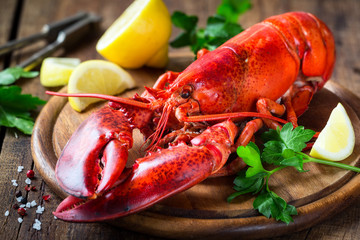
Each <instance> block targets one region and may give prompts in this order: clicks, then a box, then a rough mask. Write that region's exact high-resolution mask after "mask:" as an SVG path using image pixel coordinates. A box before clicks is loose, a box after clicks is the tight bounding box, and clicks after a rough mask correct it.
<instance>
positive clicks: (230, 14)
mask: <svg viewBox="0 0 360 240" xmlns="http://www.w3.org/2000/svg"><path fill="white" fill-rule="evenodd" d="M250 8H251V3H250V0H223V1H222V3H221V4H220V5H219V6H218V8H217V12H216V13H217V14H219V15H221V16H224V17H225V18H226V19H227V20H228V21H229V22H232V23H237V21H238V19H239V16H240V15H241V14H242V13H244V12H246V11H247V10H249V9H250Z"/></svg>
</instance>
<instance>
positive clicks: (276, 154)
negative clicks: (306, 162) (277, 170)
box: [262, 123, 315, 171]
mask: <svg viewBox="0 0 360 240" xmlns="http://www.w3.org/2000/svg"><path fill="white" fill-rule="evenodd" d="M314 134H315V131H313V130H310V129H304V127H302V126H299V127H297V128H295V129H293V126H292V124H291V123H287V124H285V125H284V126H283V128H282V129H281V130H279V129H277V130H273V129H270V130H269V131H267V132H265V133H263V135H262V139H263V141H264V142H265V144H264V146H265V148H264V151H263V154H262V158H263V160H264V161H265V162H267V163H270V164H275V165H282V163H283V164H284V165H285V166H289V165H286V164H285V163H286V161H283V160H285V159H287V158H292V157H294V156H295V152H301V151H302V150H303V149H304V148H305V147H306V142H308V141H309V140H310V139H311V138H312V137H313V136H314ZM297 159H300V158H295V159H293V161H292V164H295V162H296V160H297ZM301 159H302V158H301ZM292 166H294V167H296V168H297V169H298V170H299V169H302V163H300V162H299V163H298V164H296V166H295V165H292ZM301 171H303V169H302V170H301Z"/></svg>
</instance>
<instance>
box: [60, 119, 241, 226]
mask: <svg viewBox="0 0 360 240" xmlns="http://www.w3.org/2000/svg"><path fill="white" fill-rule="evenodd" d="M237 131H238V129H237V127H236V126H235V124H234V123H233V122H232V121H230V120H227V121H225V122H223V123H219V124H216V125H214V126H212V127H210V128H208V129H207V130H205V131H204V132H203V133H202V134H200V135H199V136H197V137H195V138H193V139H192V140H191V145H190V146H188V145H186V144H185V143H183V142H181V143H179V144H178V145H176V146H171V147H169V148H167V149H160V150H158V151H157V152H152V153H150V154H149V155H148V156H146V157H144V158H141V159H138V160H137V161H136V162H135V164H134V165H133V167H132V172H131V173H130V175H129V176H128V177H127V178H126V180H125V181H124V182H123V183H121V184H119V185H118V186H116V187H114V188H112V189H110V190H109V191H107V192H105V193H104V194H102V195H99V196H98V197H97V198H96V199H89V200H83V199H79V198H76V197H73V196H70V197H68V198H66V199H65V200H64V201H63V203H61V204H60V205H59V207H58V208H57V209H56V212H54V215H55V216H56V217H58V218H60V219H62V220H66V221H75V222H93V221H100V220H106V219H111V218H117V217H122V216H126V215H129V214H132V213H135V212H138V211H140V210H143V209H145V208H147V207H149V206H151V205H153V204H155V203H156V202H158V201H160V200H162V199H164V198H166V197H169V196H171V195H174V194H176V193H178V192H181V191H184V190H186V189H188V188H190V187H192V186H194V185H195V184H197V183H199V182H201V181H203V180H205V179H206V178H207V177H208V176H210V175H211V174H212V173H213V172H214V171H217V170H218V169H219V168H221V167H222V166H223V165H224V164H225V162H226V161H227V159H228V157H229V155H230V153H231V151H230V148H231V146H232V145H233V143H234V137H235V135H236V134H237Z"/></svg>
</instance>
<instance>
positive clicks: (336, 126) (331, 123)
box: [310, 103, 355, 161]
mask: <svg viewBox="0 0 360 240" xmlns="http://www.w3.org/2000/svg"><path fill="white" fill-rule="evenodd" d="M354 146H355V133H354V128H353V126H352V124H351V121H350V118H349V116H348V115H347V113H346V110H345V108H344V107H343V105H341V103H339V104H338V105H337V106H336V108H334V109H333V110H332V112H331V114H330V117H329V120H328V122H327V123H326V126H325V127H324V129H323V130H322V131H321V132H320V134H319V137H318V138H317V139H316V141H315V143H314V146H313V147H312V149H311V151H310V156H312V157H315V158H321V159H326V160H332V161H341V160H344V159H345V158H347V157H348V156H350V155H351V153H352V152H353V150H354Z"/></svg>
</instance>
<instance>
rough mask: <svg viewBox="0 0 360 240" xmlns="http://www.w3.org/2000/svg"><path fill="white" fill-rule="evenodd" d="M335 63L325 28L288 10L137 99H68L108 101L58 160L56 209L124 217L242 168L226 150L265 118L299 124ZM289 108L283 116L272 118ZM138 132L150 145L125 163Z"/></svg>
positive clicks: (65, 213)
mask: <svg viewBox="0 0 360 240" xmlns="http://www.w3.org/2000/svg"><path fill="white" fill-rule="evenodd" d="M334 62H335V44H334V39H333V36H332V34H331V32H330V31H329V29H328V28H327V26H326V25H325V24H324V23H323V22H321V21H320V20H319V19H317V18H316V17H315V16H313V15H311V14H309V13H304V12H291V13H286V14H282V15H278V16H273V17H270V18H268V19H266V20H264V21H263V22H261V23H258V24H256V25H254V26H252V27H250V28H249V29H247V30H246V31H244V32H242V33H240V34H239V35H237V36H235V37H233V38H232V39H230V40H228V41H227V42H226V43H224V44H223V45H222V46H220V47H219V48H217V49H216V50H214V51H211V52H208V51H206V50H205V51H201V52H200V53H199V54H198V59H197V60H196V61H194V62H193V63H192V64H191V65H190V66H188V67H187V68H186V69H185V70H184V71H183V72H181V73H175V72H167V73H165V74H163V75H162V76H160V78H159V79H158V80H157V82H156V83H155V85H154V86H153V88H148V87H146V90H145V92H144V93H143V94H142V95H141V96H139V95H135V96H134V97H133V98H132V99H127V98H120V97H113V96H103V95H96V94H77V95H76V94H73V95H66V96H90V97H99V98H104V99H107V100H110V102H109V104H108V106H105V107H103V108H102V109H100V110H99V111H97V112H95V113H93V114H92V115H91V116H90V117H89V118H88V119H87V120H85V121H84V122H83V123H82V124H81V126H80V127H79V128H78V129H77V130H76V132H75V133H74V134H73V136H72V137H71V139H70V140H69V142H68V143H67V145H66V146H65V148H64V150H63V152H62V154H61V156H60V158H59V160H58V162H57V166H56V177H57V181H58V183H59V185H60V186H61V187H62V188H63V189H64V190H65V191H66V192H67V193H69V194H70V196H69V197H68V198H66V199H65V200H64V201H63V202H62V203H61V204H60V205H59V207H58V208H57V210H56V212H54V215H55V216H56V217H58V218H60V219H63V220H67V221H84V222H90V221H99V220H105V219H110V218H116V217H121V216H126V215H128V214H132V213H135V212H138V211H140V210H143V209H145V208H147V207H149V206H151V205H153V204H155V203H156V202H158V201H160V200H162V199H164V198H166V197H168V196H171V195H173V194H176V193H178V192H180V191H183V190H186V189H188V188H190V187H192V186H194V185H195V184H197V183H199V182H201V181H203V180H204V179H206V178H207V177H209V176H223V175H229V174H234V173H236V172H237V171H238V170H240V169H241V168H243V167H244V163H243V162H242V161H241V159H235V160H233V161H231V162H230V163H228V164H226V162H227V160H228V158H229V155H230V154H231V153H232V152H234V151H235V149H236V148H237V147H238V146H239V145H246V144H247V143H248V142H249V141H250V140H251V139H252V138H253V135H254V133H255V132H256V131H257V130H258V129H259V128H261V127H262V126H263V124H264V123H265V124H266V125H267V126H268V127H270V128H276V127H277V126H280V124H279V123H284V122H287V121H290V122H292V123H293V125H295V126H296V124H297V117H298V116H300V115H301V114H302V113H303V112H304V111H305V110H306V109H307V107H308V104H309V102H310V100H311V98H312V96H313V94H314V93H315V92H316V91H318V90H319V89H321V88H322V87H323V86H324V84H325V82H326V81H327V80H328V79H329V78H330V76H331V74H332V70H333V66H334ZM50 94H53V95H62V96H64V94H57V93H50ZM277 100H278V101H277ZM280 101H281V102H280ZM285 112H286V118H287V120H286V121H285V120H282V119H280V118H277V117H275V116H272V114H275V115H279V116H281V115H283V114H284V113H285ZM249 117H251V118H250V119H249ZM245 122H246V124H242V123H245ZM280 127H281V126H280ZM135 128H138V129H140V131H141V132H142V133H143V134H144V136H145V138H147V139H150V140H151V143H150V146H149V149H150V150H149V151H148V153H147V155H146V156H145V157H143V158H141V159H137V160H136V162H135V163H134V164H133V166H132V167H131V168H126V162H127V157H128V150H129V149H130V148H131V147H132V141H133V140H132V131H133V129H135ZM225 164H226V165H225Z"/></svg>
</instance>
